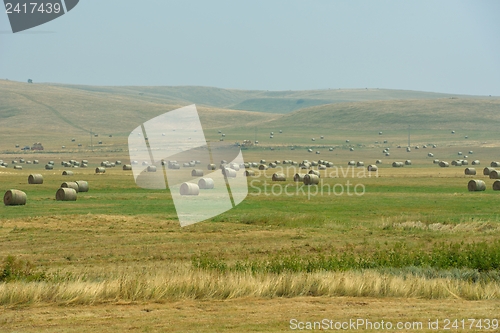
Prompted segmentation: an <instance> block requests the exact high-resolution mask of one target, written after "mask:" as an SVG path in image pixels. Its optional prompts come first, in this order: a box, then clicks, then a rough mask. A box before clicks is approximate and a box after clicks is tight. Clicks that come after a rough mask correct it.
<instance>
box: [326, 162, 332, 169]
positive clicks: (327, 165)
mask: <svg viewBox="0 0 500 333" xmlns="http://www.w3.org/2000/svg"><path fill="white" fill-rule="evenodd" d="M325 165H326V167H327V168H333V167H334V164H333V162H326V164H325Z"/></svg>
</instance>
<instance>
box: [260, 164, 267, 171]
mask: <svg viewBox="0 0 500 333" xmlns="http://www.w3.org/2000/svg"><path fill="white" fill-rule="evenodd" d="M259 170H267V165H265V164H261V165H259Z"/></svg>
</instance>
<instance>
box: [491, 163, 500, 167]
mask: <svg viewBox="0 0 500 333" xmlns="http://www.w3.org/2000/svg"><path fill="white" fill-rule="evenodd" d="M490 166H491V167H492V168H498V167H500V162H496V161H493V162H491V163H490Z"/></svg>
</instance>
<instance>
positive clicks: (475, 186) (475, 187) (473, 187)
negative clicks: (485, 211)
mask: <svg viewBox="0 0 500 333" xmlns="http://www.w3.org/2000/svg"><path fill="white" fill-rule="evenodd" d="M467 188H468V189H469V191H471V192H474V191H484V190H486V184H485V183H484V182H483V181H482V180H477V179H471V180H470V181H469V184H467Z"/></svg>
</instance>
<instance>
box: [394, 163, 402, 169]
mask: <svg viewBox="0 0 500 333" xmlns="http://www.w3.org/2000/svg"><path fill="white" fill-rule="evenodd" d="M403 166H404V163H403V162H392V167H393V168H402V167H403Z"/></svg>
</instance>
